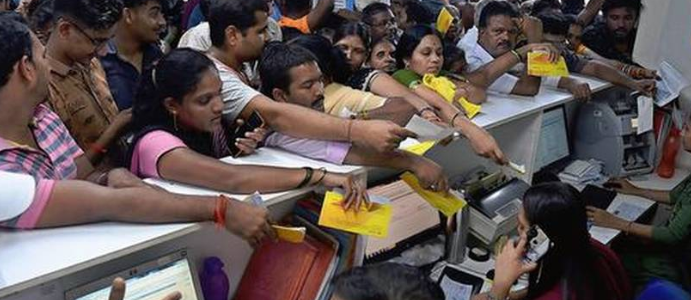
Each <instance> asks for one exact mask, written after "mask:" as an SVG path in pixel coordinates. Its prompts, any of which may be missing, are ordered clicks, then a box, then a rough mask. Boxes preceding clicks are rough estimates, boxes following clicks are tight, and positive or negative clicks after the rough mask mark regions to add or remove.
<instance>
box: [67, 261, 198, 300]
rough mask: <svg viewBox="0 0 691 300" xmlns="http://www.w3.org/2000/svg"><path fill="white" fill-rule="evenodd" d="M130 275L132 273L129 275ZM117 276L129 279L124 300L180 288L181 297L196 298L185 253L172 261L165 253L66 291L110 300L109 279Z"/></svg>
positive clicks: (154, 297)
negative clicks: (159, 256)
mask: <svg viewBox="0 0 691 300" xmlns="http://www.w3.org/2000/svg"><path fill="white" fill-rule="evenodd" d="M127 275H130V276H127ZM115 277H123V278H125V282H126V289H125V299H124V300H161V299H163V298H164V297H165V296H167V295H169V294H171V293H174V292H180V293H181V294H182V299H188V300H197V299H199V297H197V290H196V288H195V282H194V280H193V277H192V268H191V267H190V263H189V261H188V260H187V258H186V257H183V258H180V257H177V260H174V261H170V259H166V257H163V258H160V259H158V260H156V261H154V262H150V263H148V264H144V265H141V266H138V267H135V268H132V269H129V270H126V271H123V272H120V273H118V274H115V275H111V276H108V277H107V278H103V279H101V280H97V281H95V282H92V283H90V284H87V285H85V286H82V287H79V288H76V289H74V290H72V291H69V292H67V293H66V297H65V298H66V299H68V300H72V299H74V300H108V295H109V294H110V283H111V282H112V280H113V279H114V278H115Z"/></svg>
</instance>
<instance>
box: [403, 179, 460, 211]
mask: <svg viewBox="0 0 691 300" xmlns="http://www.w3.org/2000/svg"><path fill="white" fill-rule="evenodd" d="M401 179H403V181H405V183H407V184H408V185H409V186H410V187H411V188H412V189H413V190H414V191H415V192H416V193H418V194H419V195H420V196H422V198H423V199H425V201H427V202H429V204H431V205H432V207H434V208H436V209H437V210H439V211H440V212H442V213H443V214H444V215H445V216H447V217H451V216H453V215H454V214H455V213H456V212H458V210H459V209H461V208H463V207H464V206H465V205H466V202H465V200H462V199H459V198H458V197H456V196H454V195H453V194H451V193H449V194H448V195H444V194H442V193H438V192H434V191H430V190H426V189H424V188H422V186H420V182H419V181H418V179H417V177H415V175H413V174H412V173H410V172H406V173H404V174H403V175H401Z"/></svg>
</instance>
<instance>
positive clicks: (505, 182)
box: [457, 171, 530, 245]
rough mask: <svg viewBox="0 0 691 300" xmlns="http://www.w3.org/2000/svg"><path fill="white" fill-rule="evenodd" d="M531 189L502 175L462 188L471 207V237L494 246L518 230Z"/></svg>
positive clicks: (483, 177)
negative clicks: (527, 194) (523, 201)
mask: <svg viewBox="0 0 691 300" xmlns="http://www.w3.org/2000/svg"><path fill="white" fill-rule="evenodd" d="M528 188H530V185H529V184H528V183H526V182H525V181H523V180H520V179H518V178H511V177H507V176H506V175H504V174H503V172H501V171H497V172H496V173H493V174H486V173H485V174H481V176H480V177H478V178H477V179H475V180H468V181H466V182H464V183H462V184H461V185H460V186H459V187H458V189H457V190H458V191H459V192H460V193H461V194H462V195H463V196H464V197H465V200H466V201H467V203H468V205H469V207H470V214H469V215H470V216H469V227H470V233H471V234H473V235H474V236H475V237H477V238H478V239H479V240H480V241H481V242H483V243H485V244H487V245H490V244H491V243H492V242H494V240H496V239H497V238H498V237H500V236H502V235H506V234H508V233H510V232H511V231H513V230H514V229H515V228H516V226H517V223H518V221H517V216H518V212H519V211H520V208H521V205H522V202H521V199H522V198H523V194H525V192H526V191H527V190H528Z"/></svg>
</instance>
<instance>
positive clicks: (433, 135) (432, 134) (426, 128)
mask: <svg viewBox="0 0 691 300" xmlns="http://www.w3.org/2000/svg"><path fill="white" fill-rule="evenodd" d="M405 129H408V130H410V131H412V132H414V133H415V134H416V135H417V140H418V141H419V142H425V141H439V140H443V139H446V138H448V137H450V136H452V135H453V134H454V132H455V131H454V130H453V129H452V128H443V127H440V126H438V125H436V124H434V123H432V122H430V121H427V120H425V119H423V118H421V117H420V116H418V115H414V116H413V117H412V118H410V121H408V124H407V125H406V126H405Z"/></svg>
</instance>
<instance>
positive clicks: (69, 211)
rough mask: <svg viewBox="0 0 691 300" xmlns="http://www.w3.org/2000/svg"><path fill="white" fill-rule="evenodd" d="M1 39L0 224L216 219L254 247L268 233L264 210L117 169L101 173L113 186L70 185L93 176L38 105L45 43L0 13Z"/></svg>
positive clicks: (44, 80) (44, 85)
mask: <svg viewBox="0 0 691 300" xmlns="http://www.w3.org/2000/svg"><path fill="white" fill-rule="evenodd" d="M0 41H2V43H0V53H2V54H3V55H0V227H5V228H18V229H32V228H45V227H56V226H65V225H73V224H83V223H91V222H101V221H120V222H132V223H175V222H203V221H215V222H216V223H217V224H219V225H221V226H224V227H225V228H226V229H227V230H228V231H230V232H231V233H234V234H237V235H239V236H240V237H242V238H244V239H245V240H247V241H249V242H251V243H253V244H256V243H257V242H259V241H261V240H262V239H263V238H264V237H266V236H272V235H273V231H272V230H271V229H270V227H269V224H268V222H267V217H268V211H267V210H266V209H265V208H262V207H257V206H254V205H251V204H247V203H243V202H241V201H238V200H235V199H228V198H224V197H218V198H217V197H201V196H182V195H173V194H170V193H166V192H162V191H160V190H156V189H153V188H151V187H149V186H146V185H144V184H143V183H142V182H141V181H139V180H138V179H136V180H130V179H131V177H134V176H133V175H131V174H130V173H129V172H126V171H123V170H122V169H120V170H117V169H116V170H113V171H110V172H107V173H102V174H103V175H105V176H103V177H104V178H106V179H107V180H108V182H107V183H108V185H110V186H111V187H112V188H111V187H103V186H99V185H96V184H93V183H90V182H86V181H83V180H70V179H74V178H77V179H84V178H93V173H95V172H93V167H92V166H91V163H90V162H89V160H88V159H87V158H86V156H85V155H84V153H83V152H82V151H81V149H79V147H77V146H76V143H75V141H74V140H73V139H72V137H71V136H70V135H69V134H68V133H67V129H66V128H65V125H64V124H63V123H62V122H61V121H60V119H59V118H58V117H57V115H55V113H53V112H52V111H50V109H48V108H47V107H46V106H45V105H43V104H42V102H43V101H44V99H45V98H46V96H47V95H48V74H49V67H48V63H47V61H46V58H45V54H44V48H43V45H41V42H40V41H39V40H38V38H36V36H35V35H34V34H32V33H31V32H30V31H29V28H28V27H27V26H26V25H25V24H23V23H22V22H21V17H20V18H19V20H17V18H15V17H14V16H5V15H3V16H1V17H0ZM8 171H9V172H8ZM97 176H98V177H101V176H100V175H98V174H97ZM220 204H222V205H220ZM222 209H224V211H222ZM220 215H222V216H223V217H219V216H220Z"/></svg>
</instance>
